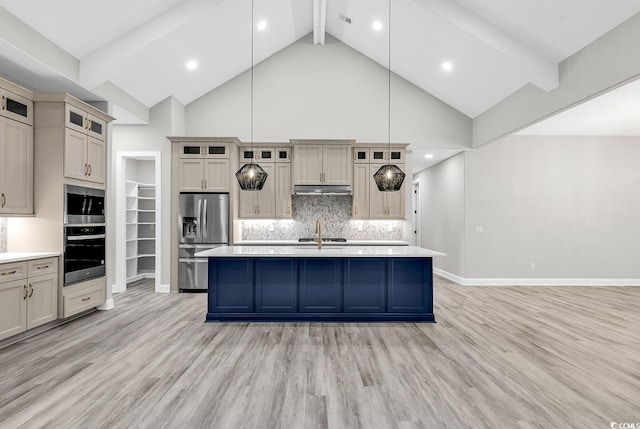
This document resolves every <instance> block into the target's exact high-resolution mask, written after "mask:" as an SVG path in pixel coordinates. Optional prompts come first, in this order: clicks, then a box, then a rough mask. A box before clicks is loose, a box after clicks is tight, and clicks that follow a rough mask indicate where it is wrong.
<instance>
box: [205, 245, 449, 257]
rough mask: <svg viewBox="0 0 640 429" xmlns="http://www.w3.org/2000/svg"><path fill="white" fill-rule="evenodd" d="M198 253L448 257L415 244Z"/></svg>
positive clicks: (251, 248)
mask: <svg viewBox="0 0 640 429" xmlns="http://www.w3.org/2000/svg"><path fill="white" fill-rule="evenodd" d="M195 256H197V257H200V258H206V257H210V256H211V257H218V256H222V257H238V258H242V257H298V258H299V257H307V258H358V257H360V258H366V257H372V256H376V257H387V258H388V257H402V258H431V257H436V256H447V255H446V254H445V253H441V252H436V251H435V250H430V249H425V248H423V247H415V246H327V247H325V246H324V245H323V247H322V249H318V248H317V247H316V246H282V245H280V246H222V247H216V248H215V249H209V250H205V251H203V252H198V253H196V254H195Z"/></svg>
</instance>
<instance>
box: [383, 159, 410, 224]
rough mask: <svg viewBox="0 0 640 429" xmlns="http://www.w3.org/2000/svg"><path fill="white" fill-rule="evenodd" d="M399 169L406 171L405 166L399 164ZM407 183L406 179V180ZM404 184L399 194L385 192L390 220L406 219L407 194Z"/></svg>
mask: <svg viewBox="0 0 640 429" xmlns="http://www.w3.org/2000/svg"><path fill="white" fill-rule="evenodd" d="M398 167H400V168H401V169H402V171H404V165H401V164H398ZM405 182H406V178H405ZM405 182H403V183H402V187H401V188H400V190H399V191H397V192H383V193H384V194H386V195H385V199H386V206H387V216H386V217H387V218H388V219H404V201H405V193H406V189H407V188H406V186H405V185H406V183H405Z"/></svg>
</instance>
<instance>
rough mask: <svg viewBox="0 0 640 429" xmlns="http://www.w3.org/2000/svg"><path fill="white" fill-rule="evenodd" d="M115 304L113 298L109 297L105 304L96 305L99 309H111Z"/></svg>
mask: <svg viewBox="0 0 640 429" xmlns="http://www.w3.org/2000/svg"><path fill="white" fill-rule="evenodd" d="M114 307H115V306H114V305H113V298H109V299H108V300H107V301H106V302H105V303H104V304H102V305H100V306H98V307H96V308H97V309H98V310H111V309H113V308H114Z"/></svg>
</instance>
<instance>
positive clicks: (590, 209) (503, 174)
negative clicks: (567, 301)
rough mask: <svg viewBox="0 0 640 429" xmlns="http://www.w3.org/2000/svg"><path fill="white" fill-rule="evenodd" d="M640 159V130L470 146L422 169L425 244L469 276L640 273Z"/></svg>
mask: <svg viewBox="0 0 640 429" xmlns="http://www.w3.org/2000/svg"><path fill="white" fill-rule="evenodd" d="M639 159H640V137H592V136H590V137H578V136H562V137H558V136H512V137H508V138H505V139H501V140H498V141H496V142H494V143H491V144H489V145H486V146H483V147H482V148H480V149H478V150H471V151H467V152H466V153H465V154H464V157H462V156H460V155H458V156H456V157H454V158H451V159H449V160H447V161H444V162H442V163H440V164H438V165H437V166H435V167H432V168H430V169H427V170H425V171H423V172H421V173H420V174H418V175H417V177H419V178H420V180H421V183H420V189H421V191H420V192H421V201H422V204H423V208H422V213H423V216H422V223H421V227H422V231H423V235H422V240H423V243H424V245H425V247H432V248H434V249H436V250H440V251H443V252H446V253H448V254H449V255H450V256H448V257H447V258H445V259H446V260H445V261H444V264H440V265H437V266H438V267H440V268H442V269H444V270H445V271H447V272H450V273H452V274H455V275H458V276H461V277H463V278H465V279H508V278H522V279H527V278H528V279H614V280H615V279H640V264H639V263H638V261H640V222H639V221H638V219H640V192H638V189H640V169H638V166H637V163H638V160H639ZM463 160H464V186H463V188H464V209H463V210H464V222H465V226H464V228H463V230H464V238H462V237H456V238H457V240H454V239H451V236H452V231H451V224H452V222H453V219H460V215H459V212H460V210H461V209H460V208H459V207H457V206H456V202H458V203H459V198H460V197H459V195H460V193H461V190H460V189H461V185H460V169H461V168H460V164H461V163H462V162H463ZM456 222H459V220H457V221H456ZM461 247H462V248H463V252H464V257H463V258H462V260H461V258H460V254H459V253H460V249H461ZM451 256H453V257H454V258H455V259H454V260H453V261H449V258H450V257H451ZM460 260H461V262H460ZM532 262H533V263H534V264H535V268H534V269H532V268H531V263H532ZM569 283H570V282H569Z"/></svg>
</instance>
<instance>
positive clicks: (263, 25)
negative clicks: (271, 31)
mask: <svg viewBox="0 0 640 429" xmlns="http://www.w3.org/2000/svg"><path fill="white" fill-rule="evenodd" d="M257 27H258V30H261V31H262V30H264V29H265V28H267V21H265V20H262V21H258V25H257Z"/></svg>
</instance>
